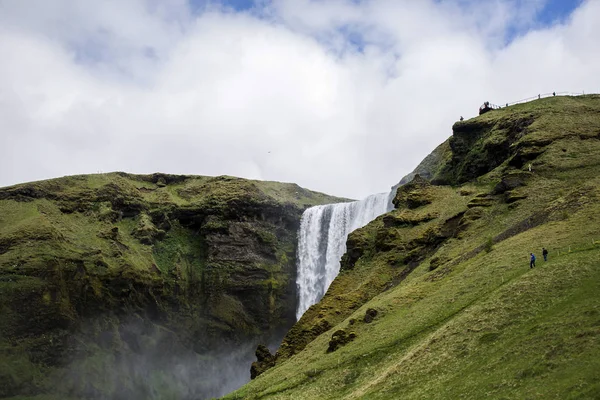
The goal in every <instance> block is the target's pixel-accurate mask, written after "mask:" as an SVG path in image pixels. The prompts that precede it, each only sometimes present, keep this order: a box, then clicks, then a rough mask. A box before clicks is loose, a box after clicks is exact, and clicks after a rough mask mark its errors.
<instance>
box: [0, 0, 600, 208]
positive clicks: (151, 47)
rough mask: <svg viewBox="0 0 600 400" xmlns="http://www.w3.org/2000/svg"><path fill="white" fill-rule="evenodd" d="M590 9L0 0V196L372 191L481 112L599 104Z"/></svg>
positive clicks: (501, 1) (416, 1)
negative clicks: (40, 185)
mask: <svg viewBox="0 0 600 400" xmlns="http://www.w3.org/2000/svg"><path fill="white" fill-rule="evenodd" d="M599 21H600V0H588V1H576V0H548V1H545V0H522V1H518V0H489V1H480V0H435V1H434V0H405V1H402V0H364V1H360V0H320V1H317V0H272V1H259V2H252V1H251V0H229V1H227V2H214V1H213V2H210V1H203V0H191V1H186V0H170V1H162V0H105V1H81V0H18V1H16V0H0V60H1V62H0V186H6V185H11V184H15V183H19V182H23V181H31V180H38V179H45V178H51V177H58V176H63V175H72V174H81V173H96V172H99V171H101V172H110V171H127V172H133V173H152V172H168V173H180V174H198V175H225V174H226V175H234V176H240V177H246V178H255V179H265V180H277V181H286V182H295V183H298V184H299V185H301V186H303V187H306V188H309V189H313V190H318V191H323V192H326V193H329V194H334V195H339V196H346V197H352V198H361V197H364V196H366V195H368V194H371V193H375V192H384V191H387V190H388V189H389V187H390V186H391V185H393V184H395V183H396V182H397V181H398V180H399V179H400V178H401V177H402V176H403V175H405V174H407V173H408V172H410V171H411V170H412V169H413V168H414V167H415V166H416V165H417V164H418V162H419V161H420V160H421V159H423V157H425V156H426V155H427V154H429V152H430V151H431V150H432V149H433V148H434V147H435V146H436V145H438V144H439V143H441V142H442V141H444V140H445V139H446V138H447V137H449V136H450V135H451V133H452V131H451V126H452V124H453V123H454V122H455V121H456V120H458V118H459V117H460V116H461V115H463V116H464V117H465V118H468V117H472V116H474V115H476V113H477V110H478V107H479V105H480V104H481V103H482V102H483V101H485V100H488V101H491V102H492V103H499V104H503V103H506V102H511V101H515V100H519V99H522V98H526V97H531V96H534V95H537V94H538V93H547V92H552V91H557V92H562V91H570V92H581V91H585V92H586V93H587V92H599V91H600V40H599V38H600V23H599Z"/></svg>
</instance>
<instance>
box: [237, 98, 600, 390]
mask: <svg viewBox="0 0 600 400" xmlns="http://www.w3.org/2000/svg"><path fill="white" fill-rule="evenodd" d="M421 174H422V175H421ZM402 183H403V184H404V185H403V186H399V189H398V190H397V193H396V197H395V199H394V205H395V207H396V209H395V210H393V211H392V212H390V213H388V214H384V215H382V216H381V217H379V218H377V219H376V220H375V221H373V222H372V223H370V224H369V225H367V226H365V227H364V228H361V229H359V230H356V231H355V232H353V233H352V234H350V236H349V238H348V241H347V253H346V254H345V255H344V257H343V258H342V269H341V272H340V274H339V276H338V277H337V278H336V279H335V281H334V282H333V284H332V285H331V287H330V288H329V290H328V291H327V293H326V295H325V296H324V297H323V299H322V300H321V301H320V302H319V303H318V304H315V305H314V306H312V307H311V308H310V309H309V310H308V311H307V312H306V313H305V314H304V315H303V317H302V318H301V319H300V320H299V321H298V323H296V324H295V325H294V326H293V327H292V328H291V330H290V331H289V332H288V334H287V335H286V337H285V339H284V341H283V344H282V346H281V347H280V349H279V350H278V352H277V354H275V357H274V359H272V360H270V365H275V366H274V367H271V369H266V371H265V372H263V373H262V374H261V375H260V376H259V377H258V378H257V379H255V380H253V381H252V382H250V383H249V384H247V385H246V386H244V387H243V388H241V389H240V390H238V391H236V392H234V393H232V394H231V395H229V396H227V397H226V398H231V399H241V398H243V399H257V398H266V397H268V398H269V399H279V398H295V399H316V398H319V399H358V398H378V399H397V398H402V399H423V398H427V399H449V398H473V399H477V398H484V397H485V398H557V399H558V398H561V399H562V398H586V399H587V398H597V397H598V396H600V385H599V384H598V382H600V380H599V379H600V375H599V374H598V371H600V361H598V360H600V346H599V345H598V343H600V342H599V341H598V339H599V338H600V329H599V328H598V317H599V315H600V314H599V311H598V310H600V295H599V293H600V284H599V282H600V269H598V268H597V266H598V260H600V247H599V245H598V242H599V241H600V228H599V227H600V219H599V213H600V205H599V204H600V202H599V200H600V96H598V95H589V96H579V97H554V98H548V99H543V100H537V101H534V102H531V103H527V104H521V105H517V106H512V107H508V108H503V109H500V110H494V111H493V112H489V113H486V114H484V115H482V116H479V117H477V118H473V119H471V120H468V121H461V122H457V123H456V124H455V125H454V126H453V129H452V136H451V137H450V138H449V139H448V141H446V142H445V143H444V144H442V145H440V147H438V148H437V149H436V150H435V151H434V153H432V155H431V156H430V157H428V158H426V159H425V160H424V162H423V163H422V164H421V165H420V166H419V167H418V168H417V170H415V173H414V174H412V175H411V176H409V177H408V178H407V179H405V180H404V182H402ZM542 247H545V248H547V249H548V250H549V252H550V256H549V259H548V261H547V262H545V261H544V260H543V259H542V257H541V250H542ZM531 252H533V253H535V254H536V255H537V265H536V267H535V268H529V254H530V253H531Z"/></svg>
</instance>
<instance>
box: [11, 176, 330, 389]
mask: <svg viewBox="0 0 600 400" xmlns="http://www.w3.org/2000/svg"><path fill="white" fill-rule="evenodd" d="M332 201H333V202H335V201H337V199H335V198H332V197H329V196H325V195H322V194H319V193H314V192H309V191H306V190H305V189H302V188H300V187H298V186H296V185H292V184H279V183H273V182H254V181H247V180H243V179H237V178H231V177H218V178H205V177H189V176H174V175H164V174H155V175H150V176H136V175H128V174H122V173H117V174H107V175H94V176H76V177H68V178H61V179H55V180H51V181H44V182H37V183H31V184H23V185H17V186H13V187H9V188H3V189H0V209H1V210H2V215H1V216H0V222H1V223H0V288H1V289H2V290H1V291H0V306H1V308H2V314H1V316H0V352H1V353H2V355H3V359H4V358H5V359H7V360H8V363H6V364H4V365H2V366H0V382H1V383H2V384H1V385H0V386H2V389H0V397H1V396H8V397H10V396H15V395H35V394H37V393H54V394H55V395H57V396H58V397H61V396H73V397H76V398H77V397H85V396H88V397H94V398H119V396H121V397H123V398H127V397H128V396H129V398H130V397H135V396H143V393H142V392H143V391H144V390H158V392H157V393H159V395H160V393H163V395H165V396H166V393H174V394H175V395H176V396H177V397H179V398H188V397H189V398H197V397H206V396H210V395H218V394H222V393H224V392H223V390H227V389H229V390H231V389H233V388H235V386H236V385H239V384H240V383H242V382H243V381H244V379H245V378H244V377H241V378H238V379H237V380H236V378H235V377H229V378H232V379H228V377H227V376H226V374H225V373H223V372H219V371H218V367H215V364H214V363H215V362H217V363H218V360H219V359H220V358H223V357H222V356H228V354H229V353H228V351H229V352H230V353H232V352H234V350H235V352H238V353H239V352H241V353H244V352H246V353H247V352H250V354H251V352H252V348H253V346H254V345H255V343H256V342H258V341H260V342H264V343H272V342H274V341H276V340H278V338H280V337H281V335H282V334H283V332H285V330H286V329H287V328H289V327H290V326H291V325H292V324H293V322H294V319H295V308H296V295H295V277H296V264H295V246H296V231H297V229H298V225H299V220H300V217H301V214H302V211H303V210H304V209H305V208H306V207H308V206H311V205H315V204H320V203H329V202H332ZM217 355H218V357H217ZM115 357H116V358H115ZM239 357H242V356H239ZM242 358H243V357H242ZM182 360H183V361H182ZM245 361H246V359H245V358H244V359H243V361H242V359H241V358H240V359H235V358H232V359H230V362H231V363H235V362H238V363H242V362H245ZM181 368H183V369H184V370H185V371H184V375H183V376H181V374H182V373H183V372H182V371H181ZM215 368H216V370H217V371H215ZM242 368H243V370H245V369H246V368H247V367H246V366H245V365H243V367H242ZM111 370H112V372H110V373H109V372H106V373H99V372H100V371H111ZM215 374H216V375H221V376H219V377H218V379H216V380H215V379H214V376H213V375H215ZM150 377H154V378H152V379H150ZM228 385H229V386H228Z"/></svg>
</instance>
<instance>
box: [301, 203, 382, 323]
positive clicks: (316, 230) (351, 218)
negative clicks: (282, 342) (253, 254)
mask: <svg viewBox="0 0 600 400" xmlns="http://www.w3.org/2000/svg"><path fill="white" fill-rule="evenodd" d="M391 196H392V194H391V193H380V194H374V195H371V196H369V197H367V198H366V199H364V200H360V201H354V202H350V203H338V204H327V205H323V206H316V207H311V208H309V209H307V210H306V211H305V212H304V214H302V220H301V222H300V232H299V234H298V256H297V263H298V276H297V279H296V284H297V286H298V297H299V299H298V309H297V311H296V318H297V319H300V317H301V316H302V314H304V312H305V311H306V310H307V309H308V308H309V307H310V306H311V305H313V304H315V303H316V302H318V301H319V300H320V299H321V298H322V297H323V295H324V294H325V292H326V291H327V288H328V287H329V285H330V284H331V282H333V280H334V278H335V277H336V276H337V274H338V273H339V271H340V259H341V258H342V255H344V253H345V252H346V239H347V237H348V234H349V233H350V232H352V231H354V230H356V229H358V228H361V227H363V226H365V225H366V224H368V223H369V222H371V221H372V220H374V219H375V218H377V217H378V216H380V215H381V214H384V213H386V212H388V211H390V210H391V209H392V208H393V205H392V204H391Z"/></svg>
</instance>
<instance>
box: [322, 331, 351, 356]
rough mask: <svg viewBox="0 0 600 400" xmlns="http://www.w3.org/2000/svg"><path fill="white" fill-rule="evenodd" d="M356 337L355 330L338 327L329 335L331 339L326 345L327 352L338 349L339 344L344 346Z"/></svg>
mask: <svg viewBox="0 0 600 400" xmlns="http://www.w3.org/2000/svg"><path fill="white" fill-rule="evenodd" d="M354 339H356V333H355V332H346V330H345V329H338V330H337V331H335V332H334V333H333V335H331V340H330V341H329V347H327V353H332V352H334V351H336V350H337V349H339V348H340V347H341V346H345V345H346V344H348V343H350V342H351V341H353V340H354Z"/></svg>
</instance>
